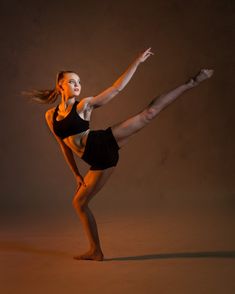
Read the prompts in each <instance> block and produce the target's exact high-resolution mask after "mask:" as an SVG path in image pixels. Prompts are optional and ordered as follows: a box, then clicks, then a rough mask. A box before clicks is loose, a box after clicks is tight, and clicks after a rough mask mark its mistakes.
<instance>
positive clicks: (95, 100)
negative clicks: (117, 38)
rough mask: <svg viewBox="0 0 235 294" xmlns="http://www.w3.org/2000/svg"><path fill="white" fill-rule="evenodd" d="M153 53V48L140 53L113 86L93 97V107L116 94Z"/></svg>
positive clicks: (91, 102)
mask: <svg viewBox="0 0 235 294" xmlns="http://www.w3.org/2000/svg"><path fill="white" fill-rule="evenodd" d="M151 54H154V53H152V52H151V48H149V49H147V50H146V51H144V52H142V53H140V54H139V56H138V57H137V58H136V59H135V60H134V62H132V63H131V64H130V65H129V67H128V68H127V70H126V71H125V72H124V73H123V74H122V75H121V76H120V77H119V78H118V79H117V80H116V81H115V82H114V83H113V85H112V86H111V87H109V88H108V89H106V90H105V91H103V92H101V93H100V94H99V95H97V96H94V97H92V99H91V100H90V102H89V104H90V106H92V107H93V108H97V107H100V106H102V105H104V104H106V103H107V102H109V101H110V100H111V99H112V98H113V97H114V96H116V95H117V94H118V93H119V92H120V91H121V90H122V89H123V88H124V87H125V86H126V84H127V83H128V82H129V81H130V79H131V78H132V76H133V74H134V73H135V71H136V69H137V67H138V66H139V64H140V63H141V62H144V61H145V60H146V59H147V58H148V57H149V56H150V55H151Z"/></svg>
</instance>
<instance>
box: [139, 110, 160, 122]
mask: <svg viewBox="0 0 235 294" xmlns="http://www.w3.org/2000/svg"><path fill="white" fill-rule="evenodd" d="M156 114H157V111H156V109H154V108H152V107H148V108H146V109H145V110H144V111H143V112H142V115H143V119H144V121H145V122H147V123H148V122H150V121H151V120H152V119H153V118H154V117H155V116H156Z"/></svg>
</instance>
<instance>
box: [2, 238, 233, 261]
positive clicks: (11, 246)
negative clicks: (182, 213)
mask: <svg viewBox="0 0 235 294" xmlns="http://www.w3.org/2000/svg"><path fill="white" fill-rule="evenodd" d="M0 252H21V253H33V254H39V255H50V256H57V257H70V258H71V256H72V254H71V253H68V252H63V251H58V250H54V249H42V248H38V247H36V246H34V245H31V244H28V243H26V242H19V241H0ZM174 258H235V251H233V250H232V251H201V252H174V253H159V254H146V255H135V256H121V257H114V258H104V261H126V260H130V261H131V260H148V259H174Z"/></svg>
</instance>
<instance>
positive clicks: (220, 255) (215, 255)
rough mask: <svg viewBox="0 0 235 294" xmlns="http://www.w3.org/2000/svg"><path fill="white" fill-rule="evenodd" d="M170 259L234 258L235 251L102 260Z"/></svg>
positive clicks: (162, 254)
mask: <svg viewBox="0 0 235 294" xmlns="http://www.w3.org/2000/svg"><path fill="white" fill-rule="evenodd" d="M168 258H169V259H172V258H235V251H201V252H174V253H161V254H147V255H136V256H121V257H115V258H105V259H104V261H113V260H117V261H124V260H146V259H168Z"/></svg>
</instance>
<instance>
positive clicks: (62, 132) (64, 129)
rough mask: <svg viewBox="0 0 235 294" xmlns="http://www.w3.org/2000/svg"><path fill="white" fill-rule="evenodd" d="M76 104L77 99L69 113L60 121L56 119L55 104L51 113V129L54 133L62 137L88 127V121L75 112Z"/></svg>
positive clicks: (56, 110) (82, 130)
mask: <svg viewBox="0 0 235 294" xmlns="http://www.w3.org/2000/svg"><path fill="white" fill-rule="evenodd" d="M77 104H78V101H75V102H74V104H73V107H72V109H71V111H70V113H69V114H68V115H67V116H66V117H65V118H64V119H62V120H60V121H57V120H56V116H57V112H58V108H59V105H57V106H56V109H55V111H54V114H53V129H54V132H55V134H56V135H57V136H59V137H60V138H62V139H64V138H66V137H69V136H72V135H75V134H78V133H81V132H84V131H86V130H88V129H89V121H88V120H84V119H82V118H81V117H80V116H79V115H78V114H77V111H76V108H77V107H76V106H77Z"/></svg>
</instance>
